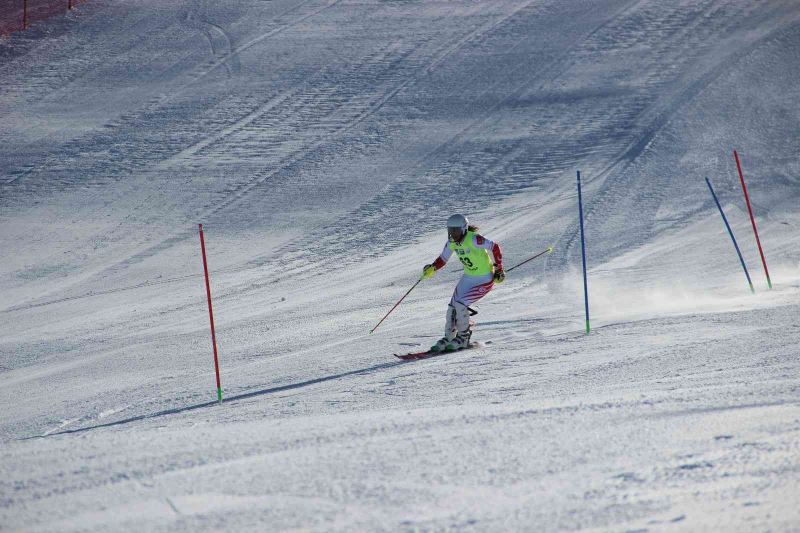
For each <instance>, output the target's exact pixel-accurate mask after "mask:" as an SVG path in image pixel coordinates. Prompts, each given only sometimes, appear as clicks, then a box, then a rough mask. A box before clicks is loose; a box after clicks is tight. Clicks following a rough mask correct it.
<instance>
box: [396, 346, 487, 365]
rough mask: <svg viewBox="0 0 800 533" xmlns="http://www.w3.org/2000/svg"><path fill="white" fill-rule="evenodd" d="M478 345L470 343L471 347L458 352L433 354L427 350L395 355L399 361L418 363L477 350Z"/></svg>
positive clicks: (445, 351)
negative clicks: (432, 358)
mask: <svg viewBox="0 0 800 533" xmlns="http://www.w3.org/2000/svg"><path fill="white" fill-rule="evenodd" d="M477 347H478V344H477V343H470V345H469V346H467V347H466V348H460V349H458V350H442V351H441V352H432V351H430V350H426V351H424V352H412V353H407V354H394V356H395V357H397V358H398V359H402V360H403V361H418V360H419V359H428V358H430V357H436V356H437V355H445V354H448V353H456V352H462V351H464V350H469V349H471V348H477Z"/></svg>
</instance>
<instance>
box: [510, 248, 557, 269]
mask: <svg viewBox="0 0 800 533" xmlns="http://www.w3.org/2000/svg"><path fill="white" fill-rule="evenodd" d="M552 251H553V247H552V246H548V247H547V249H546V250H545V251H543V252H539V253H538V254H536V255H534V256H533V257H529V258H528V259H526V260H525V261H523V262H522V263H518V264H516V265H514V266H513V267H511V268H508V269H506V272H511V271H512V270H514V269H515V268H517V267H521V266H522V265H524V264H525V263H527V262H529V261H533V260H534V259H536V258H537V257H541V256H543V255H544V254H549V253H551V252H552Z"/></svg>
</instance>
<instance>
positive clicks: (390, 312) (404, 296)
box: [369, 278, 422, 333]
mask: <svg viewBox="0 0 800 533" xmlns="http://www.w3.org/2000/svg"><path fill="white" fill-rule="evenodd" d="M420 281H422V278H419V279H418V280H417V282H416V283H415V284H414V285H412V286H411V288H410V289H408V292H407V293H405V294H404V295H403V297H402V298H400V299H399V300H398V301H397V303H396V304H394V307H392V308H391V309H389V312H388V313H386V315H385V316H384V317H383V318H381V321H380V322H378V323H377V324H376V325H375V327H374V328H372V329H371V330H370V331H369V332H370V333H372V332H373V331H375V330H376V329H378V326H380V325H381V324H382V323H383V321H384V320H386V317H388V316H389V315H391V314H392V311H394V310H395V309H397V306H398V305H400V302H402V301H403V300H405V299H406V296H408V295H409V294H411V291H413V290H414V289H415V288H416V287H417V285H419V282H420Z"/></svg>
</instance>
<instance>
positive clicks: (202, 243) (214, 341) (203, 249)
mask: <svg viewBox="0 0 800 533" xmlns="http://www.w3.org/2000/svg"><path fill="white" fill-rule="evenodd" d="M198 226H199V227H200V251H201V253H202V254H203V272H205V274H206V296H207V297H208V318H209V320H211V344H212V346H213V347H214V370H215V371H216V373H217V399H218V400H219V403H222V385H221V384H220V380H219V358H218V357H217V335H216V333H215V332H214V311H213V309H212V308H211V283H210V282H209V280H208V261H206V242H205V240H204V239H203V225H202V224H198Z"/></svg>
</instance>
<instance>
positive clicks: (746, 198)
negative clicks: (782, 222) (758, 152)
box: [733, 150, 772, 289]
mask: <svg viewBox="0 0 800 533" xmlns="http://www.w3.org/2000/svg"><path fill="white" fill-rule="evenodd" d="M733 157H734V159H736V169H737V170H738V171H739V181H741V182H742V191H744V201H745V202H746V203H747V211H748V212H749V213H750V223H751V224H752V225H753V233H755V235H756V244H758V253H759V254H761V264H762V265H764V273H765V274H766V275H767V285H768V286H769V288H770V289H772V280H771V279H770V277H769V269H768V268H767V260H766V259H765V258H764V250H763V248H761V239H759V238H758V228H756V219H755V217H754V216H753V208H752V207H751V206H750V195H749V194H747V185H745V183H744V174H742V164H741V163H740V162H739V154H737V153H736V150H734V151H733Z"/></svg>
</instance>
